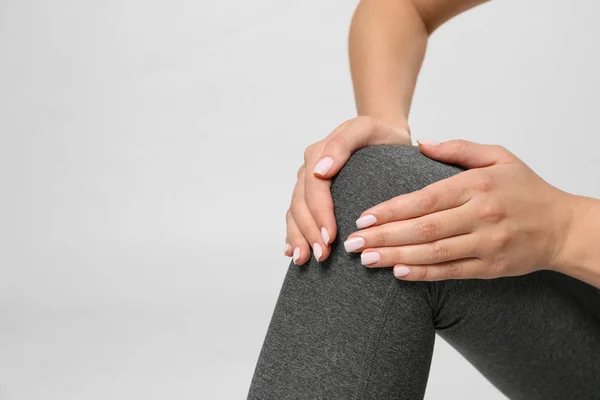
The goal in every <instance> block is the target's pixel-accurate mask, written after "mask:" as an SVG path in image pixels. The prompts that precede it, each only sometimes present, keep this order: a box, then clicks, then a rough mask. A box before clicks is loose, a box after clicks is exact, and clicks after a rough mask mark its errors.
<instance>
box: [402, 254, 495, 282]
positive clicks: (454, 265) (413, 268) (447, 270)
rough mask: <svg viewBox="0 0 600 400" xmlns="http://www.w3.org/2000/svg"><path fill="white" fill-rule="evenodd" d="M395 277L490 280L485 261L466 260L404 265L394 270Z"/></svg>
mask: <svg viewBox="0 0 600 400" xmlns="http://www.w3.org/2000/svg"><path fill="white" fill-rule="evenodd" d="M393 273H394V276H395V277H396V278H398V279H401V280H403V281H442V280H447V279H472V278H474V279H484V278H488V276H487V274H486V268H485V264H484V263H483V261H481V260H480V259H478V258H466V259H463V260H455V261H450V262H445V263H440V264H435V265H404V264H398V265H395V266H394V268H393Z"/></svg>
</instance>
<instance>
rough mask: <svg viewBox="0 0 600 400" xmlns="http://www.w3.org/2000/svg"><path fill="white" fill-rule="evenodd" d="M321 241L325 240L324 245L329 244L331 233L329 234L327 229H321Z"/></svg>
mask: <svg viewBox="0 0 600 400" xmlns="http://www.w3.org/2000/svg"><path fill="white" fill-rule="evenodd" d="M321 239H323V243H325V245H328V244H329V232H327V229H325V227H322V228H321Z"/></svg>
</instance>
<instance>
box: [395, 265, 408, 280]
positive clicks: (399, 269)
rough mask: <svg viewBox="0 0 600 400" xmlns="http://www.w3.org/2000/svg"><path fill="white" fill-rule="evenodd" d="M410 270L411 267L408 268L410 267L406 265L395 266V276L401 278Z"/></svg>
mask: <svg viewBox="0 0 600 400" xmlns="http://www.w3.org/2000/svg"><path fill="white" fill-rule="evenodd" d="M409 272H410V268H408V267H404V266H399V267H394V276H395V277H396V278H401V277H403V276H406V275H408V273H409Z"/></svg>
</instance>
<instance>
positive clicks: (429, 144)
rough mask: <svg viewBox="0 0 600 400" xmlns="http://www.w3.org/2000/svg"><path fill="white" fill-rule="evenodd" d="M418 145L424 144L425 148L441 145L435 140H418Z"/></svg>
mask: <svg viewBox="0 0 600 400" xmlns="http://www.w3.org/2000/svg"><path fill="white" fill-rule="evenodd" d="M417 143H419V144H424V145H425V146H437V145H438V144H439V143H438V142H436V141H434V140H428V139H423V140H417Z"/></svg>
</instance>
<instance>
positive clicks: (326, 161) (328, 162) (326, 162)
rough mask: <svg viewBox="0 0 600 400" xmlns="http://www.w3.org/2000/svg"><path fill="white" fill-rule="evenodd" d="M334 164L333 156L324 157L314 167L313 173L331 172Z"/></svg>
mask: <svg viewBox="0 0 600 400" xmlns="http://www.w3.org/2000/svg"><path fill="white" fill-rule="evenodd" d="M332 165H333V159H332V158H331V157H324V158H323V159H321V161H319V162H318V163H317V165H315V168H314V169H313V173H315V174H319V175H325V174H326V173H328V172H329V170H330V169H331V166H332Z"/></svg>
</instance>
